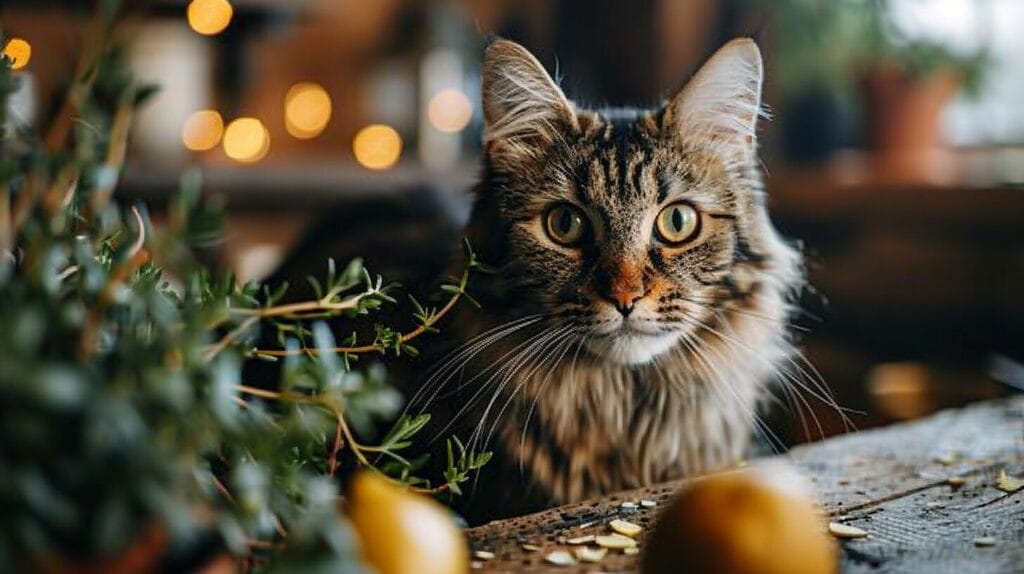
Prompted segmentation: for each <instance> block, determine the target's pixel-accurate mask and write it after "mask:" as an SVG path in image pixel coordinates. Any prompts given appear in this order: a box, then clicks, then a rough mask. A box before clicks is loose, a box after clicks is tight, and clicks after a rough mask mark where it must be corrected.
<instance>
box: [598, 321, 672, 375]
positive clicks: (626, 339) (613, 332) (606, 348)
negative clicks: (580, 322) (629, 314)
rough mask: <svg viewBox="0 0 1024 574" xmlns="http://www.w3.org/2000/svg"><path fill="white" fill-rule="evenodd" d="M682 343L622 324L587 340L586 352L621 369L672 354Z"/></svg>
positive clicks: (664, 335)
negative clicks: (665, 354)
mask: <svg viewBox="0 0 1024 574" xmlns="http://www.w3.org/2000/svg"><path fill="white" fill-rule="evenodd" d="M678 341H679V335H678V334H677V333H671V332H669V333H666V332H664V331H654V330H649V329H647V328H644V326H643V325H635V324H633V325H631V324H630V323H629V322H627V321H623V322H621V323H619V324H618V325H615V326H610V327H609V328H605V329H600V330H597V331H596V332H595V333H594V334H593V335H592V336H591V337H589V338H587V343H586V346H587V349H588V350H589V351H590V352H591V353H592V354H593V355H594V356H595V357H599V358H601V359H604V360H607V361H609V362H611V363H615V364H619V365H643V364H646V363H650V362H651V361H653V360H654V359H656V358H657V357H659V356H660V355H662V354H664V353H666V352H668V351H670V350H671V349H672V348H674V347H675V346H676V343H677V342H678Z"/></svg>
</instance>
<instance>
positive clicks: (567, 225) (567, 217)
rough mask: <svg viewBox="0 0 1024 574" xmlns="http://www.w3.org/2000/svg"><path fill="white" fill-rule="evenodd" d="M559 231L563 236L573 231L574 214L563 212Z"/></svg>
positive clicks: (564, 210) (565, 210) (567, 211)
mask: <svg viewBox="0 0 1024 574" xmlns="http://www.w3.org/2000/svg"><path fill="white" fill-rule="evenodd" d="M558 227H559V231H560V232H561V233H563V234H568V233H569V232H570V231H572V212H571V211H569V210H568V209H563V210H562V217H560V218H559V221H558Z"/></svg>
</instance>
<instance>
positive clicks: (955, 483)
mask: <svg viewBox="0 0 1024 574" xmlns="http://www.w3.org/2000/svg"><path fill="white" fill-rule="evenodd" d="M965 482H967V481H966V480H964V477H962V476H951V477H949V478H947V479H946V484H948V485H950V486H952V487H953V488H960V487H961V486H963V485H964V483H965Z"/></svg>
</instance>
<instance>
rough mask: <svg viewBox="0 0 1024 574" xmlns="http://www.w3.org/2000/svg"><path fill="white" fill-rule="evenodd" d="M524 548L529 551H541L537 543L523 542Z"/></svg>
mask: <svg viewBox="0 0 1024 574" xmlns="http://www.w3.org/2000/svg"><path fill="white" fill-rule="evenodd" d="M523 550H526V551H527V552H540V546H537V545H536V544H523Z"/></svg>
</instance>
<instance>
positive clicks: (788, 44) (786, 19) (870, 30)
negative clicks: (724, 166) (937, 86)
mask: <svg viewBox="0 0 1024 574" xmlns="http://www.w3.org/2000/svg"><path fill="white" fill-rule="evenodd" d="M750 2H751V4H752V5H754V6H755V7H757V8H759V9H761V10H763V11H764V13H765V14H766V16H767V17H768V23H767V28H768V30H769V36H770V39H769V41H770V42H771V44H772V46H773V55H774V60H775V61H774V70H773V73H772V77H774V78H775V81H776V82H777V83H778V85H779V87H780V88H781V90H782V91H783V92H784V93H785V94H786V95H793V94H796V93H799V92H801V91H803V90H807V89H808V88H814V89H825V90H828V91H830V92H832V93H835V94H842V93H845V92H848V91H849V90H850V88H851V87H853V86H854V85H855V84H856V82H858V81H859V80H860V79H861V78H862V77H863V75H864V74H865V73H866V72H868V71H870V70H871V69H873V68H874V67H877V66H879V65H883V66H893V67H896V68H899V69H901V70H902V71H903V72H905V73H906V74H907V75H908V76H909V77H912V78H924V77H926V76H928V75H930V74H932V73H934V72H936V71H939V70H946V71H949V72H951V73H953V74H955V75H956V76H957V77H958V78H959V80H960V82H961V85H962V86H963V87H964V89H965V90H966V91H967V92H968V93H974V92H976V91H977V90H978V89H979V88H980V85H981V81H982V80H983V79H984V73H985V70H987V69H988V68H989V67H990V56H989V54H988V52H987V51H985V50H977V51H972V52H959V51H957V50H954V49H952V48H950V47H949V46H948V45H946V44H944V43H941V42H938V41H934V40H929V39H915V38H910V37H907V35H906V34H905V33H904V32H902V31H901V30H899V29H898V28H897V27H896V26H895V25H894V23H893V22H892V18H891V16H890V13H891V12H890V6H889V1H888V0H750Z"/></svg>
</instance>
